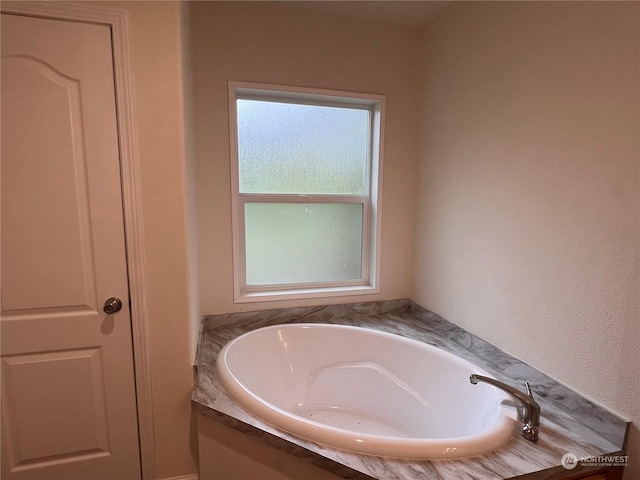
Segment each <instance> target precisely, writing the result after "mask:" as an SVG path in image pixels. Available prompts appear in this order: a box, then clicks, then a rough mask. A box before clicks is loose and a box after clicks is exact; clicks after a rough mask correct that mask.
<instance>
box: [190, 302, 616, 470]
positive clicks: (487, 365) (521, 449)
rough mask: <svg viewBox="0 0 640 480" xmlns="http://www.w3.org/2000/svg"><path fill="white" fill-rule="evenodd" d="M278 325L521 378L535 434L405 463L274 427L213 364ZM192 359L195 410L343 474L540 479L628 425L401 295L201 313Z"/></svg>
mask: <svg viewBox="0 0 640 480" xmlns="http://www.w3.org/2000/svg"><path fill="white" fill-rule="evenodd" d="M285 323H334V324H343V325H355V326H360V327H365V328H373V329H377V330H382V331H385V332H389V333H394V334H398V335H402V336H405V337H409V338H413V339H416V340H420V341H423V342H425V343H429V344H431V345H435V346H437V347H439V348H442V349H444V350H447V351H449V352H451V353H454V354H456V355H458V356H460V357H462V358H465V359H467V360H469V361H471V362H472V363H475V364H476V365H478V366H479V367H481V368H484V369H485V370H486V371H488V372H489V373H490V374H492V375H493V376H495V377H496V378H498V379H500V380H502V381H504V382H506V383H509V384H511V385H514V386H517V387H522V385H524V382H525V381H528V382H529V383H530V384H531V388H532V390H533V392H534V395H535V396H536V399H537V401H538V403H539V404H540V406H541V410H542V418H541V426H540V440H539V441H538V442H537V443H536V444H534V443H532V442H529V441H527V440H525V439H524V438H522V437H521V436H520V435H518V434H516V433H514V437H513V439H512V440H511V441H510V442H509V443H508V444H507V445H506V446H504V447H502V448H500V449H498V450H496V451H495V452H492V453H490V454H487V455H483V456H480V457H474V458H469V459H462V460H437V461H428V460H402V459H390V458H383V457H374V456H367V455H361V454H357V453H352V452H346V451H342V450H338V449H333V448H331V447H326V446H323V445H319V444H316V443H313V442H309V441H306V440H302V439H300V438H298V437H295V436H293V435H290V434H288V433H286V432H283V431H281V430H279V429H277V428H274V427H272V426H271V425H268V424H266V423H264V422H262V421H261V420H260V419H259V418H257V417H255V416H253V415H252V414H251V413H249V412H247V411H246V410H244V409H243V408H242V407H240V406H239V405H238V404H237V403H236V402H235V401H234V400H233V399H231V398H230V397H229V396H228V395H227V394H226V392H225V391H224V388H223V387H222V386H221V385H220V383H219V382H218V379H217V377H216V374H215V369H214V362H215V358H216V356H217V354H218V352H219V351H220V349H221V348H222V346H224V345H225V344H226V343H227V342H229V341H230V340H232V339H233V338H235V337H237V336H239V335H242V334H243V333H246V332H248V331H250V330H254V329H256V328H260V327H264V326H268V325H276V324H285ZM196 364H197V365H196V386H195V388H194V392H193V397H192V399H193V403H194V408H196V410H197V411H198V412H199V413H201V414H205V415H208V416H210V417H212V418H214V419H215V420H217V421H220V422H222V423H224V424H226V425H228V426H231V427H233V428H236V429H239V430H241V431H243V432H244V433H246V434H247V435H252V436H254V437H259V438H261V439H262V440H263V441H265V442H267V443H269V444H271V445H273V446H274V447H276V448H279V449H281V450H284V451H287V452H289V453H291V454H292V455H295V456H298V457H300V458H303V459H305V461H308V462H310V463H314V464H315V465H318V466H320V467H322V468H325V469H327V470H330V471H331V472H332V473H334V474H335V475H338V476H341V477H342V478H345V479H354V480H355V479H358V480H362V479H371V478H375V479H385V480H386V479H390V480H391V479H402V480H412V479H416V480H417V479H421V480H423V479H438V480H449V479H455V480H466V479H469V480H471V479H474V480H483V479H487V480H488V479H492V480H493V479H501V478H503V479H504V478H518V477H521V478H522V479H525V478H526V479H527V480H538V479H546V478H549V476H550V475H554V474H558V473H562V471H563V470H564V469H563V468H562V467H561V466H560V459H561V458H562V456H563V455H564V454H565V453H573V454H574V455H576V456H577V457H581V456H596V455H606V454H612V453H617V452H620V451H622V449H623V443H624V436H625V432H626V428H627V422H625V421H624V420H623V419H621V418H619V417H617V416H616V415H614V414H612V413H611V412H609V411H607V410H605V409H603V408H601V407H599V406H597V405H595V404H593V403H592V402H590V401H589V400H588V399H585V398H584V397H581V396H580V395H579V394H577V393H575V392H573V391H572V390H570V389H569V388H567V387H565V386H564V385H561V384H559V383H558V382H556V381H554V380H553V379H551V378H550V377H548V376H546V375H544V374H543V373H541V372H539V371H537V370H536V369H534V368H532V367H531V366H529V365H526V364H524V363H523V362H521V361H519V360H518V359H516V358H514V357H512V356H510V355H508V354H506V353H505V352H503V351H501V350H500V349H498V348H496V347H495V346H493V345H491V344H489V343H487V342H485V341H483V340H482V339H480V338H478V337H477V336H475V335H473V334H471V333H469V332H466V331H465V330H463V329H461V328H459V327H457V326H456V325H454V324H452V323H450V322H448V321H447V320H445V319H443V318H442V317H439V316H438V315H436V314H434V313H432V312H429V311H428V310H425V309H424V308H422V307H420V306H419V305H416V304H415V303H413V302H411V301H410V300H406V299H403V300H393V301H384V302H367V303H356V304H346V305H332V306H324V307H306V308H293V309H281V310H268V311H261V312H247V313H234V314H226V315H210V316H206V317H204V318H203V322H202V328H201V334H200V341H199V346H198V352H197V358H196ZM573 472H575V470H574V471H573Z"/></svg>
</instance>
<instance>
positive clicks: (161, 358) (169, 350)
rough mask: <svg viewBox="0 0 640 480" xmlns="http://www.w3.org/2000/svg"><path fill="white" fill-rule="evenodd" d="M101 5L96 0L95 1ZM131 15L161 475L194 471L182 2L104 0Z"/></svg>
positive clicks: (149, 322)
mask: <svg viewBox="0 0 640 480" xmlns="http://www.w3.org/2000/svg"><path fill="white" fill-rule="evenodd" d="M92 4H93V3H92ZM94 5H105V6H109V7H112V8H118V9H126V10H127V12H128V14H129V21H130V24H129V29H130V41H131V45H130V46H131V56H132V69H133V81H134V97H135V98H134V100H135V112H136V127H137V134H138V153H139V160H140V177H141V188H142V192H141V198H142V209H143V220H144V225H143V228H144V240H145V260H146V280H147V292H146V293H147V299H148V304H147V311H148V318H147V322H148V323H147V329H148V342H149V356H150V365H151V377H152V394H153V414H154V433H155V442H156V445H155V447H156V452H155V453H156V465H157V477H158V478H171V477H176V476H181V475H186V474H193V473H195V472H196V471H197V470H196V463H195V461H194V457H195V455H196V453H195V450H193V449H192V445H191V443H192V440H191V435H192V429H191V402H190V394H191V388H192V387H193V375H192V370H191V363H192V361H193V354H192V344H193V339H194V338H195V337H197V334H198V331H193V329H194V326H193V325H190V316H191V315H193V311H192V309H190V304H191V303H192V301H193V300H192V294H191V292H190V291H189V288H190V286H191V284H190V283H189V278H190V271H189V263H188V250H187V243H186V240H187V236H186V224H187V219H186V212H185V210H186V208H185V198H186V172H185V170H186V165H185V151H184V149H185V141H184V105H183V91H182V87H183V85H182V73H183V72H182V52H181V43H180V42H181V38H180V32H181V30H180V5H179V2H145V1H143V2H113V3H106V2H99V3H96V4H94Z"/></svg>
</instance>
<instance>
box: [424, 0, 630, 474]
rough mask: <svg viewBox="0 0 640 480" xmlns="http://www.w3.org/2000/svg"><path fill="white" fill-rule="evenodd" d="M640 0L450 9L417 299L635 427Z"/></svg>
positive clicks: (433, 123)
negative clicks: (635, 1)
mask: <svg viewBox="0 0 640 480" xmlns="http://www.w3.org/2000/svg"><path fill="white" fill-rule="evenodd" d="M639 11H640V4H638V3H631V2H629V3H619V2H584V3H583V2H567V3H563V2H469V3H455V4H454V5H452V6H451V7H450V8H449V9H447V10H446V11H445V12H444V13H443V14H442V15H441V16H440V17H438V18H437V19H436V20H435V21H434V22H433V23H432V24H430V25H429V26H428V28H426V29H425V30H424V32H423V37H422V47H423V53H422V60H421V63H422V64H423V67H424V71H423V74H424V77H423V80H422V85H421V92H422V94H423V100H422V103H421V126H420V139H421V144H420V147H419V170H418V172H419V173H418V182H419V187H418V193H417V196H416V201H417V205H418V210H417V215H416V224H415V231H414V257H413V259H414V271H413V284H412V295H411V298H412V299H413V300H415V301H417V302H418V303H420V304H422V305H423V306H425V307H427V308H430V309H432V310H434V311H435V312H437V313H439V314H441V315H443V316H444V317H445V318H447V319H449V320H451V321H453V322H455V323H457V324H458V325H460V326H462V327H464V328H466V329H468V330H470V331H472V332H474V333H476V334H478V335H479V336H481V337H483V338H484V339H486V340H488V341H489V342H492V343H494V344H495V345H497V346H499V347H501V348H502V349H504V350H506V351H508V352H510V353H512V354H514V355H515V356H517V357H519V358H521V359H523V360H524V361H526V362H528V363H530V364H532V365H533V366H535V367H537V368H539V369H541V370H543V371H545V372H546V373H548V374H550V375H551V376H553V377H555V378H556V379H558V380H560V381H561V382H564V383H566V384H567V385H569V386H570V387H572V388H574V389H576V390H578V391H580V392H582V393H583V394H585V395H587V396H588V397H590V398H591V399H593V400H595V401H596V402H598V403H600V404H602V405H604V406H606V407H608V408H610V409H612V410H613V411H615V412H617V413H618V414H621V415H623V416H626V417H627V418H630V419H631V420H633V421H634V423H635V426H634V428H633V432H632V449H631V450H630V455H631V459H630V461H631V462H632V468H631V469H630V470H629V473H628V475H627V476H626V477H625V478H629V479H632V478H634V479H635V478H640V445H639V443H640V442H639V432H638V428H639V426H640V395H639V394H638V393H639V392H640V374H639V370H638V368H639V366H640V353H639V352H640V348H639V347H640V346H639V345H638V340H639V338H640V312H639V306H638V301H639V294H640V288H639V272H638V269H639V258H638V234H639V218H640V210H639V193H640V188H639V170H638V167H639V159H640V156H639V154H640V150H639V131H640V124H639V107H640V102H639V100H640V98H639V90H640V88H639V86H640V79H639V72H640V57H639V45H640V38H639V36H638V33H639V28H638V26H639V25H640V16H639Z"/></svg>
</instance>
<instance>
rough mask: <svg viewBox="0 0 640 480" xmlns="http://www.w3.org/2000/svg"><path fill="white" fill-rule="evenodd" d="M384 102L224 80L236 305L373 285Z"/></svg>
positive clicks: (373, 287) (369, 289) (369, 288)
mask: <svg viewBox="0 0 640 480" xmlns="http://www.w3.org/2000/svg"><path fill="white" fill-rule="evenodd" d="M382 104H383V98H382V97H380V96H370V95H359V94H355V95H353V96H352V95H351V94H341V93H339V94H336V92H326V93H325V92H319V91H317V90H314V91H311V90H307V89H298V88H292V89H285V88H281V87H275V89H274V88H272V87H265V86H256V85H252V84H244V83H243V84H240V83H238V82H231V84H230V120H231V130H232V132H231V133H232V135H231V137H232V138H231V140H232V159H233V164H234V165H233V167H234V168H233V170H232V171H233V177H234V178H233V195H234V204H233V207H234V215H233V219H234V277H235V298H236V301H252V300H264V299H269V298H266V297H269V296H270V295H274V296H275V297H276V298H282V297H283V295H284V296H293V297H296V296H319V295H334V294H338V295H340V294H348V293H349V291H350V290H359V292H360V293H369V292H371V293H373V292H374V291H378V290H377V286H376V284H377V281H376V278H377V276H376V272H377V269H376V268H375V267H376V263H377V258H378V255H377V252H376V245H377V244H378V242H377V238H378V236H379V232H378V223H379V220H378V218H377V217H378V215H377V213H378V212H379V208H378V206H377V203H378V201H379V196H378V183H379V182H378V177H379V175H378V173H379V165H380V158H379V151H380V148H379V147H380V146H379V143H380V139H381V135H380V130H381V118H382V114H381V113H382V112H381V110H382Z"/></svg>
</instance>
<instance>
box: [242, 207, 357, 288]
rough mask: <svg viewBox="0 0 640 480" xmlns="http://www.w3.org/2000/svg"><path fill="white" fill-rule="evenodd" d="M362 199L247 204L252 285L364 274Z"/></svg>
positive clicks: (335, 278)
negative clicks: (328, 201)
mask: <svg viewBox="0 0 640 480" xmlns="http://www.w3.org/2000/svg"><path fill="white" fill-rule="evenodd" d="M362 215H363V208H362V204H360V203H355V204H354V203H246V204H245V231H246V235H245V238H246V243H245V246H246V275H247V278H246V282H247V285H265V284H282V283H308V282H330V281H338V280H350V279H359V278H361V276H362V272H361V268H362V266H361V264H362Z"/></svg>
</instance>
